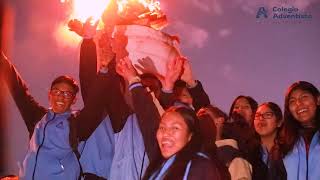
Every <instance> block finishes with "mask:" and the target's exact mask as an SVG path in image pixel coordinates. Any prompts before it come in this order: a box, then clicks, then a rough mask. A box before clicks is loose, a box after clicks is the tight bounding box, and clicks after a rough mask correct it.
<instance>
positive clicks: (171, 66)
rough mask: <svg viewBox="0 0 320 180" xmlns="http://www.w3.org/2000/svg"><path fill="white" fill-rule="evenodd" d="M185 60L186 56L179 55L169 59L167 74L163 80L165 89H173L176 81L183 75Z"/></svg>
mask: <svg viewBox="0 0 320 180" xmlns="http://www.w3.org/2000/svg"><path fill="white" fill-rule="evenodd" d="M183 62H184V58H181V57H177V58H175V59H172V60H170V61H168V64H167V73H166V76H165V78H164V79H163V80H161V83H162V88H163V90H166V91H171V90H173V87H174V83H175V82H176V81H177V80H178V79H179V77H180V75H181V72H182V66H183Z"/></svg>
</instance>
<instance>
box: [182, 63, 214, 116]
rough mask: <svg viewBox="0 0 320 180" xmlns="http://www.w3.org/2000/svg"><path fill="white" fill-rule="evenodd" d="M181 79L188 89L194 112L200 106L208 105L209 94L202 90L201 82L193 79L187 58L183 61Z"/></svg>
mask: <svg viewBox="0 0 320 180" xmlns="http://www.w3.org/2000/svg"><path fill="white" fill-rule="evenodd" d="M181 80H183V81H184V82H186V84H187V88H188V91H189V93H190V95H191V97H192V99H193V103H192V105H193V107H194V109H195V111H196V112H197V111H198V110H199V109H201V108H202V107H205V106H208V105H210V99H209V96H208V95H207V93H206V92H205V91H204V89H203V87H202V84H201V82H200V81H198V80H195V78H194V76H193V73H192V69H191V65H190V63H189V61H188V60H185V61H184V64H183V73H182V75H181Z"/></svg>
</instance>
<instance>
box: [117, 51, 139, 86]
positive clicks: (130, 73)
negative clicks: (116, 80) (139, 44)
mask: <svg viewBox="0 0 320 180" xmlns="http://www.w3.org/2000/svg"><path fill="white" fill-rule="evenodd" d="M116 71H117V73H118V74H119V75H121V76H122V77H123V78H124V79H126V80H127V81H128V82H129V84H130V82H133V81H134V80H135V79H136V78H137V72H136V70H135V69H134V67H133V65H132V63H131V60H130V59H129V58H128V57H124V58H123V59H120V60H119V61H117V65H116Z"/></svg>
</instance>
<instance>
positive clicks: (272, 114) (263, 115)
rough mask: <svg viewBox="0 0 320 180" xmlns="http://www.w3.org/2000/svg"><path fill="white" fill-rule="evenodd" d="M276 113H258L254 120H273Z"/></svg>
mask: <svg viewBox="0 0 320 180" xmlns="http://www.w3.org/2000/svg"><path fill="white" fill-rule="evenodd" d="M273 116H274V113H273V112H265V113H256V114H255V116H254V119H259V118H260V117H262V118H263V119H271V118H273Z"/></svg>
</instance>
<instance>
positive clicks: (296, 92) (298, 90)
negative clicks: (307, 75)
mask: <svg viewBox="0 0 320 180" xmlns="http://www.w3.org/2000/svg"><path fill="white" fill-rule="evenodd" d="M301 94H311V93H310V92H309V91H307V90H303V89H296V90H293V91H292V93H291V94H290V98H291V97H295V96H300V95H301Z"/></svg>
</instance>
